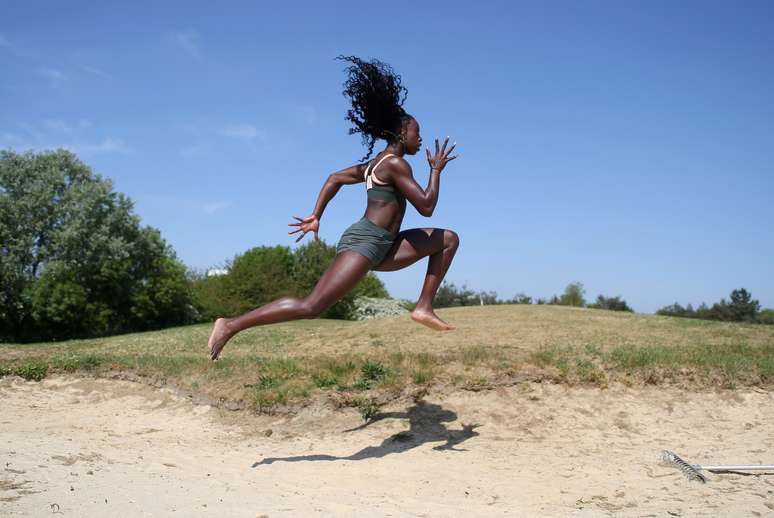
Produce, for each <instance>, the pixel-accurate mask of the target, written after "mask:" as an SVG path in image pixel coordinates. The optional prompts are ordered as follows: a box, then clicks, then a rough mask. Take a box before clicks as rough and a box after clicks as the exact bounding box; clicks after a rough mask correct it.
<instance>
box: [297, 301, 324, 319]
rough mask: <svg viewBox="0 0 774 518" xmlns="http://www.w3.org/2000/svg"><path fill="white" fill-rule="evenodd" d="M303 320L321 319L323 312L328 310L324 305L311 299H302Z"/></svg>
mask: <svg viewBox="0 0 774 518" xmlns="http://www.w3.org/2000/svg"><path fill="white" fill-rule="evenodd" d="M300 306H301V315H302V316H301V318H319V317H320V315H322V314H323V311H325V310H326V309H328V308H327V307H325V305H324V304H321V303H319V302H317V301H314V300H312V299H310V298H309V297H307V298H305V299H301V303H300Z"/></svg>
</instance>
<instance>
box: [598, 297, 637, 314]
mask: <svg viewBox="0 0 774 518" xmlns="http://www.w3.org/2000/svg"><path fill="white" fill-rule="evenodd" d="M589 307H590V308H592V309H607V310H609V311H629V312H631V313H633V312H634V310H633V309H632V308H630V307H629V305H628V304H627V303H626V301H625V300H623V299H622V298H621V297H605V296H604V295H598V296H597V301H596V302H595V303H593V304H589Z"/></svg>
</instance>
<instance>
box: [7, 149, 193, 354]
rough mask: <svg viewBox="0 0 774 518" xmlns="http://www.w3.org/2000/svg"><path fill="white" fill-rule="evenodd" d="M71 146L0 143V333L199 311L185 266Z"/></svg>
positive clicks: (141, 325) (59, 332)
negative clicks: (16, 148) (19, 150)
mask: <svg viewBox="0 0 774 518" xmlns="http://www.w3.org/2000/svg"><path fill="white" fill-rule="evenodd" d="M132 208H133V204H132V202H131V200H130V199H129V198H127V197H126V196H124V195H123V194H121V193H117V192H114V191H113V186H112V183H111V182H110V180H107V179H103V178H102V177H101V176H99V175H96V174H93V173H92V171H91V169H90V168H89V167H88V166H87V165H85V164H84V163H82V162H81V161H79V160H78V159H77V157H76V156H75V155H73V154H72V153H70V152H68V151H63V150H59V151H49V152H42V153H32V152H28V153H25V154H16V153H13V152H10V151H2V152H0V308H2V309H0V338H2V339H6V340H7V339H10V340H44V339H46V340H47V339H63V338H73V337H89V336H100V335H106V334H112V333H121V332H128V331H136V330H145V329H157V328H160V327H164V326H169V325H177V324H183V323H187V322H190V321H191V320H192V319H193V318H195V314H194V312H193V311H192V310H193V307H192V306H191V304H190V302H191V293H190V287H189V284H188V282H187V279H186V276H185V268H184V266H183V265H182V264H181V263H180V262H179V261H178V260H177V258H176V256H175V253H174V251H173V250H172V248H171V247H169V245H167V244H166V243H165V242H164V240H163V239H162V238H161V235H160V233H159V232H158V231H157V230H155V229H153V228H150V227H141V226H140V223H139V218H138V217H137V216H136V215H134V214H133V213H132Z"/></svg>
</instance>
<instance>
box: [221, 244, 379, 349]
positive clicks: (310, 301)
mask: <svg viewBox="0 0 774 518" xmlns="http://www.w3.org/2000/svg"><path fill="white" fill-rule="evenodd" d="M371 266H372V265H371V261H370V260H369V259H368V258H366V257H364V256H362V255H360V254H358V253H357V252H351V251H344V252H341V253H340V254H338V255H336V257H335V259H334V260H333V263H332V264H331V265H330V266H329V267H328V269H327V270H326V271H325V273H323V275H322V277H320V280H319V281H317V285H316V286H315V287H314V290H312V293H311V294H309V295H308V296H307V297H304V298H293V297H282V298H281V299H277V300H275V301H274V302H269V303H268V304H266V305H264V306H261V307H259V308H257V309H254V310H252V311H248V312H247V313H245V314H244V315H241V316H238V317H235V318H231V319H228V318H219V319H217V320H216V321H215V325H214V326H213V329H212V334H211V335H210V340H209V344H208V347H209V349H210V357H211V358H212V359H213V360H216V359H217V358H218V356H220V352H221V350H223V347H224V346H225V345H226V342H228V341H229V340H230V339H231V338H232V337H233V336H234V335H235V334H237V333H239V332H240V331H243V330H245V329H247V328H248V327H254V326H262V325H265V324H275V323H277V322H288V321H290V320H299V319H302V318H317V317H319V316H320V314H321V313H322V312H323V311H325V310H326V309H328V308H329V307H331V306H332V305H333V304H335V303H336V302H337V301H338V300H340V299H341V298H342V297H344V295H346V294H347V293H349V292H350V291H351V290H352V289H353V288H354V287H355V286H356V285H357V283H358V282H359V281H360V279H362V278H363V276H365V274H366V273H368V270H370V269H371Z"/></svg>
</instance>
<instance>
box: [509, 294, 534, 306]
mask: <svg viewBox="0 0 774 518" xmlns="http://www.w3.org/2000/svg"><path fill="white" fill-rule="evenodd" d="M510 303H511V304H532V297H530V296H529V295H526V294H524V293H517V294H516V295H514V296H513V298H512V299H511V300H510Z"/></svg>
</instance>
